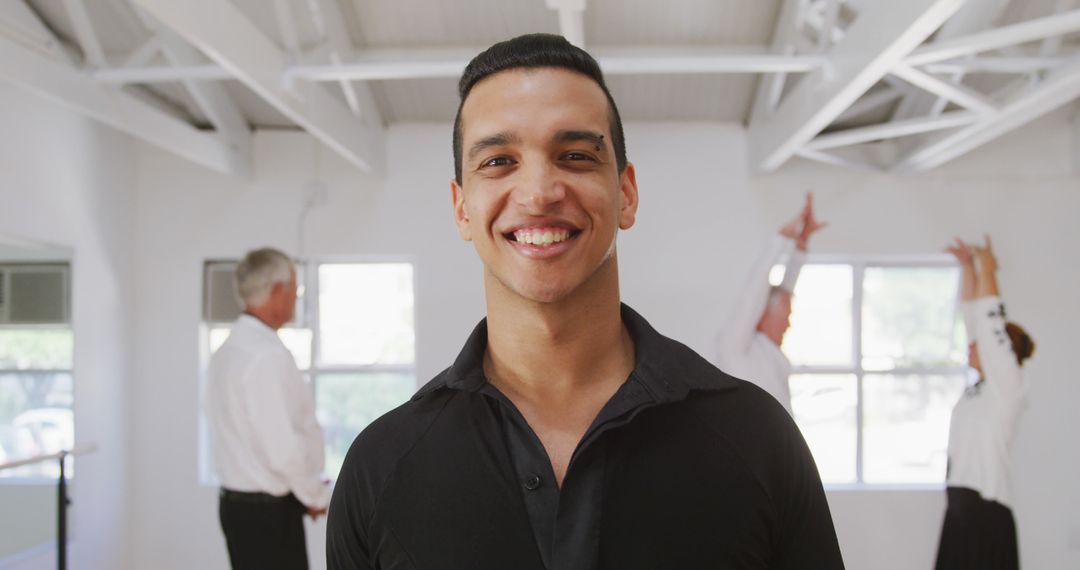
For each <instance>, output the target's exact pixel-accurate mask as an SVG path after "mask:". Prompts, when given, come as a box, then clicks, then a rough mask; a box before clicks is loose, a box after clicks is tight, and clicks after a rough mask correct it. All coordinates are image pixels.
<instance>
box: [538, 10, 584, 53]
mask: <svg viewBox="0 0 1080 570" xmlns="http://www.w3.org/2000/svg"><path fill="white" fill-rule="evenodd" d="M585 1H586V0H545V2H546V3H547V7H548V8H550V9H552V10H556V11H557V12H558V13H559V33H560V34H562V36H563V37H564V38H566V39H567V41H569V42H570V43H572V44H574V45H576V46H577V47H579V48H581V49H585Z"/></svg>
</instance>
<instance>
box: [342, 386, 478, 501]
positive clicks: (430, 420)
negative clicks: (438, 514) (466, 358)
mask: <svg viewBox="0 0 1080 570" xmlns="http://www.w3.org/2000/svg"><path fill="white" fill-rule="evenodd" d="M445 374H446V372H445V371H444V372H442V373H441V374H439V375H438V376H436V377H435V379H433V380H432V381H431V382H429V383H428V384H427V385H425V386H424V388H422V389H421V390H420V391H419V392H417V394H416V395H415V396H413V397H412V398H410V399H409V400H408V401H407V402H405V403H404V404H401V405H400V406H398V407H396V408H394V409H393V410H390V411H389V412H387V413H385V414H383V415H382V416H380V417H379V418H378V419H376V420H375V421H373V422H371V424H369V425H368V427H367V428H365V429H364V430H363V431H362V432H360V435H358V436H357V437H356V439H355V440H354V441H353V444H352V447H351V448H350V449H349V452H348V455H347V456H346V458H345V463H344V466H343V467H342V471H344V470H346V469H348V470H352V471H355V472H359V473H362V474H363V475H364V476H365V477H366V478H367V477H373V478H375V479H378V480H385V478H387V477H389V476H390V475H391V474H392V473H393V471H394V470H395V469H396V468H397V465H398V464H399V463H400V461H401V459H402V458H404V457H405V456H407V455H408V454H409V453H410V452H411V451H412V450H413V448H415V447H416V445H417V443H419V442H420V441H421V440H422V439H423V438H424V436H425V435H426V434H427V433H428V431H429V430H430V429H431V428H432V427H433V426H434V424H435V423H436V420H437V419H438V417H439V415H440V414H441V413H442V411H443V410H444V409H445V407H446V404H447V403H448V402H449V401H450V400H451V399H452V398H453V397H454V393H455V392H456V391H455V390H439V389H438V388H439V387H442V386H444V385H445V382H444V381H443V380H442V378H443V376H444V375H445Z"/></svg>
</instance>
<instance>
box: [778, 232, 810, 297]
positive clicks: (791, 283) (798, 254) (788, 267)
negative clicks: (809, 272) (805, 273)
mask: <svg viewBox="0 0 1080 570" xmlns="http://www.w3.org/2000/svg"><path fill="white" fill-rule="evenodd" d="M787 241H791V240H787ZM788 251H789V252H788V258H787V262H785V263H784V280H783V281H781V282H780V288H781V289H783V290H785V291H787V292H788V293H794V292H795V282H796V281H798V280H799V274H800V273H802V268H803V265H806V252H805V251H802V250H801V249H799V248H797V247H795V248H792V247H789V248H788Z"/></svg>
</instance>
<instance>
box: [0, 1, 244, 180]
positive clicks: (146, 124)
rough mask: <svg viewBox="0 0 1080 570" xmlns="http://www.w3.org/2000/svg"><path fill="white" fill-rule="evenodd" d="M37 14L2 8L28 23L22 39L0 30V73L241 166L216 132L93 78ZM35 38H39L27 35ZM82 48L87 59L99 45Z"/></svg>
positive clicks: (209, 161) (215, 163)
mask: <svg viewBox="0 0 1080 570" xmlns="http://www.w3.org/2000/svg"><path fill="white" fill-rule="evenodd" d="M84 15H85V14H84ZM34 19H36V17H35V16H33V14H32V12H30V11H28V10H27V9H26V6H25V5H23V4H22V3H21V2H5V3H3V5H2V8H0V21H8V22H11V21H19V22H21V23H22V24H23V27H22V29H23V34H22V35H21V36H19V37H20V38H21V39H20V40H15V39H11V38H10V37H9V36H7V35H0V77H2V78H3V79H6V80H8V81H9V82H11V83H12V84H14V85H17V86H19V87H21V88H23V89H26V90H29V91H32V92H34V93H37V94H39V95H42V96H44V97H46V98H48V99H51V100H53V101H56V102H58V103H60V104H62V105H64V106H66V107H68V108H70V109H73V110H74V111H76V112H78V113H80V114H83V115H86V116H88V117H91V118H93V119H95V120H97V121H100V122H102V123H104V124H106V125H109V126H111V127H113V128H115V129H117V130H119V131H122V132H125V133H128V134H130V135H131V136H133V137H135V138H138V139H141V140H144V141H146V142H148V143H150V144H153V145H155V146H157V147H159V148H161V149H163V150H166V151H169V152H171V153H173V154H176V155H179V156H182V157H185V158H187V159H189V160H191V161H193V162H195V163H197V164H201V165H203V166H205V167H207V168H210V169H212V170H216V171H219V172H227V173H235V172H236V170H235V168H234V163H233V161H232V152H231V150H230V148H229V147H228V145H226V144H224V143H222V142H221V141H219V140H218V139H217V138H215V137H214V135H213V133H207V132H203V131H200V130H198V129H196V128H195V127H193V126H191V125H190V124H188V123H187V122H185V121H183V120H180V119H178V118H176V117H173V116H171V115H168V114H166V113H165V112H163V111H161V110H160V109H158V108H156V107H154V106H153V105H150V104H148V103H146V102H144V101H142V100H140V99H139V98H137V97H135V96H133V95H131V94H128V93H125V92H123V91H120V90H117V89H115V88H112V87H110V86H107V85H102V84H100V83H98V82H96V81H94V80H93V79H92V78H91V77H89V76H88V75H86V74H85V73H83V72H82V71H81V70H80V69H79V68H78V67H76V65H75V60H74V59H72V58H70V57H69V56H68V51H67V50H66V49H63V48H61V45H62V44H61V42H60V40H59V39H58V38H56V37H55V36H52V34H51V33H50V32H48V29H47V28H46V27H45V26H44V25H42V24H41V23H40V22H39V23H38V24H37V25H34V24H33V20H34ZM84 24H85V25H88V24H89V23H88V21H87V22H84ZM80 35H93V30H92V29H86V30H84V31H83V32H81V33H80ZM31 39H33V40H34V42H28V41H27V40H31ZM82 41H85V38H84V39H83V40H82ZM35 42H41V43H35ZM82 50H83V53H87V56H86V59H87V60H88V61H89V60H92V59H95V58H97V56H96V55H93V56H91V55H89V52H90V51H94V52H96V51H98V50H97V48H94V49H93V50H87V48H86V47H85V46H83V47H82ZM100 61H104V58H103V57H102V58H101V59H100Z"/></svg>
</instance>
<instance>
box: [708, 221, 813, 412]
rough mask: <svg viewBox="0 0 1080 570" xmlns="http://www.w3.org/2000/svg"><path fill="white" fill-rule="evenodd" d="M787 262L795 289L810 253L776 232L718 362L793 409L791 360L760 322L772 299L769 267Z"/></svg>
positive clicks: (729, 325)
mask: <svg viewBox="0 0 1080 570" xmlns="http://www.w3.org/2000/svg"><path fill="white" fill-rule="evenodd" d="M781 262H783V263H784V280H783V283H781V284H780V286H781V287H782V288H784V289H785V290H787V291H789V292H790V291H793V290H794V289H795V281H796V280H797V279H798V278H799V272H800V271H801V270H802V266H803V264H804V263H805V262H806V253H805V252H802V251H799V250H798V249H797V248H796V247H795V241H794V240H791V239H789V238H786V237H783V236H776V237H775V238H774V239H773V240H772V241H771V242H769V244H768V246H767V247H766V248H765V250H764V251H763V252H762V254H761V255H760V256H759V257H758V259H757V261H756V262H755V263H754V265H753V267H752V268H751V270H750V274H749V276H748V278H747V280H746V285H745V286H744V287H743V292H742V295H741V296H740V297H739V298H738V300H737V301H736V303H735V307H734V309H733V310H732V313H731V315H730V317H729V318H728V320H727V321H726V322H725V323H724V324H723V327H722V328H721V331H720V339H719V348H718V351H717V366H718V367H719V368H720V369H721V370H723V371H724V372H727V373H728V374H731V375H732V376H735V377H736V378H741V379H743V380H747V381H750V382H753V383H755V384H757V385H758V386H760V387H762V388H764V389H765V391H766V392H768V393H769V394H772V396H773V397H774V398H776V400H777V401H779V402H780V403H781V404H783V406H784V408H785V409H787V411H788V413H789V414H790V413H791V388H790V386H789V385H788V376H790V375H791V362H790V361H789V360H788V359H787V357H786V356H784V353H783V352H781V351H780V347H779V346H777V345H776V343H774V342H773V341H772V340H771V339H769V337H767V336H765V334H764V333H762V332H760V331H758V330H757V325H758V322H759V321H760V320H761V315H762V313H764V312H765V307H766V305H767V304H768V301H769V288H770V287H769V271H770V270H771V269H772V267H773V265H776V264H777V263H781Z"/></svg>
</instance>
